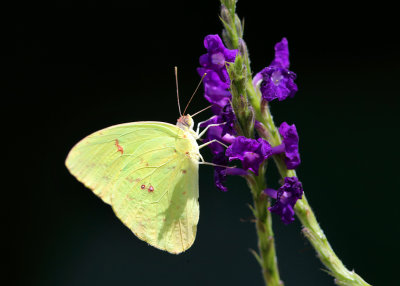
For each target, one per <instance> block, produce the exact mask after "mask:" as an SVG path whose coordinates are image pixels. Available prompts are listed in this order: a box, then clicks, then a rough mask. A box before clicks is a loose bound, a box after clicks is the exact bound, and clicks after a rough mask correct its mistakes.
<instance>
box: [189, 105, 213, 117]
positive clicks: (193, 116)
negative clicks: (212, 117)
mask: <svg viewBox="0 0 400 286" xmlns="http://www.w3.org/2000/svg"><path fill="white" fill-rule="evenodd" d="M211 107H212V105H210V106H207V107H206V108H203V109H202V110H200V111H197V112H196V113H195V114H193V115H192V117H195V116H196V115H197V114H199V113H200V112H203V111H204V110H207V109H209V108H211Z"/></svg>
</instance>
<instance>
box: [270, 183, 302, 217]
mask: <svg viewBox="0 0 400 286" xmlns="http://www.w3.org/2000/svg"><path fill="white" fill-rule="evenodd" d="M264 193H265V194H266V195H268V196H270V197H272V198H274V199H276V202H275V204H274V205H273V206H272V207H269V208H268V210H269V211H270V212H272V213H276V214H277V215H279V216H280V217H281V220H282V222H283V223H284V224H289V223H291V222H293V221H294V206H295V204H296V202H297V200H299V199H301V197H302V196H303V186H302V184H301V182H300V181H299V179H298V178H297V177H286V178H285V183H284V184H283V185H282V186H281V187H280V188H279V189H278V190H274V189H265V190H264Z"/></svg>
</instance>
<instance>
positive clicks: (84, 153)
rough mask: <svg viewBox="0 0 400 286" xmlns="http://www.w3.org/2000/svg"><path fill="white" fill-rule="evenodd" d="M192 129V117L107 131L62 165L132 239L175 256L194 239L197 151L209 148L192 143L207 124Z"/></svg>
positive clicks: (83, 142)
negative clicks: (115, 217) (113, 214)
mask: <svg viewBox="0 0 400 286" xmlns="http://www.w3.org/2000/svg"><path fill="white" fill-rule="evenodd" d="M175 73H176V70H175ZM199 85H200V84H199ZM196 90H197V88H196ZM195 92H196V91H195ZM192 97H193V95H192ZM189 102H190V101H189ZM178 106H179V94H178ZM179 109H180V108H179ZM203 110H205V109H203ZM203 110H202V111H203ZM185 111H186V108H185ZM185 111H184V113H185ZM179 112H180V110H179ZM196 114H197V113H196ZM193 116H194V115H193ZM193 125H194V122H193V119H192V116H190V115H181V117H180V118H179V119H178V122H177V125H172V124H169V123H164V122H152V121H144V122H133V123H125V124H119V125H115V126H111V127H108V128H105V129H102V130H100V131H97V132H94V133H93V134H91V135H89V136H87V137H86V138H84V139H82V140H81V141H80V142H78V143H77V144H76V145H75V146H74V147H73V148H72V150H71V151H70V152H69V154H68V156H67V159H66V161H65V164H66V166H67V168H68V170H69V171H70V173H71V174H72V175H74V176H75V177H76V178H77V179H78V180H79V181H80V182H82V183H83V184H84V185H85V186H86V187H88V188H89V189H91V190H92V191H93V192H94V193H95V194H96V195H97V196H99V197H100V198H101V199H102V200H103V201H104V202H105V203H107V204H110V205H111V207H112V209H113V210H114V212H115V214H116V216H117V217H118V218H119V219H120V220H121V221H122V222H123V223H124V224H125V225H126V226H127V227H128V228H129V229H130V230H131V231H132V232H133V233H134V234H135V235H136V236H137V237H138V238H140V239H141V240H144V241H146V242H147V243H148V244H150V245H152V246H154V247H156V248H159V249H162V250H166V251H168V252H170V253H174V254H178V253H181V252H183V251H185V250H187V249H188V248H190V247H191V245H192V244H193V242H194V240H195V237H196V230H197V224H198V221H199V202H198V197H199V173H198V169H199V163H206V162H204V160H203V158H202V156H201V154H200V151H199V150H200V148H201V147H202V146H205V145H208V144H209V143H212V141H209V142H207V143H205V144H203V145H201V146H200V147H199V145H198V144H197V142H196V140H197V139H199V138H200V137H201V136H202V134H204V133H205V132H206V130H207V129H208V127H211V126H213V124H211V125H209V126H208V127H206V128H205V129H204V130H203V131H202V132H201V133H200V134H199V128H197V131H196V132H195V131H194V130H193ZM199 126H200V124H199ZM200 161H201V162H200ZM206 164H207V163H206ZM209 164H211V163H209Z"/></svg>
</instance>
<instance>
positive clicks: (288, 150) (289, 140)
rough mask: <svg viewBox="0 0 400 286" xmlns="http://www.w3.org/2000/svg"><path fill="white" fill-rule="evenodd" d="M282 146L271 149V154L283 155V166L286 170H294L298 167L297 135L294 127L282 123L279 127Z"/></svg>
mask: <svg viewBox="0 0 400 286" xmlns="http://www.w3.org/2000/svg"><path fill="white" fill-rule="evenodd" d="M279 133H280V134H281V136H282V139H283V140H282V141H283V142H282V144H281V145H279V146H276V147H273V148H272V154H279V153H283V152H284V153H285V164H286V167H287V168H288V169H296V168H297V167H298V166H299V165H300V153H299V135H298V134H297V130H296V126H295V125H294V124H292V125H289V124H287V123H286V122H283V123H282V124H281V126H279Z"/></svg>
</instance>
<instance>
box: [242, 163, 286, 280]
mask: <svg viewBox="0 0 400 286" xmlns="http://www.w3.org/2000/svg"><path fill="white" fill-rule="evenodd" d="M263 169H264V168H263ZM264 172H265V170H260V173H264ZM263 178H264V177H262V176H250V177H249V178H248V179H247V182H248V184H249V187H250V189H251V193H252V195H253V213H254V217H255V218H256V222H255V224H256V230H257V236H258V250H259V254H257V253H254V255H255V256H256V258H257V260H258V262H259V264H260V266H261V269H262V274H263V277H264V281H265V283H266V285H268V286H282V285H283V282H282V281H281V280H280V277H279V270H278V262H277V259H276V253H275V239H274V233H273V230H272V217H271V213H270V212H269V211H268V207H269V206H270V205H271V202H270V199H269V198H268V197H267V196H266V195H264V194H263V190H264V189H265V187H266V185H265V182H264V179H263Z"/></svg>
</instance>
